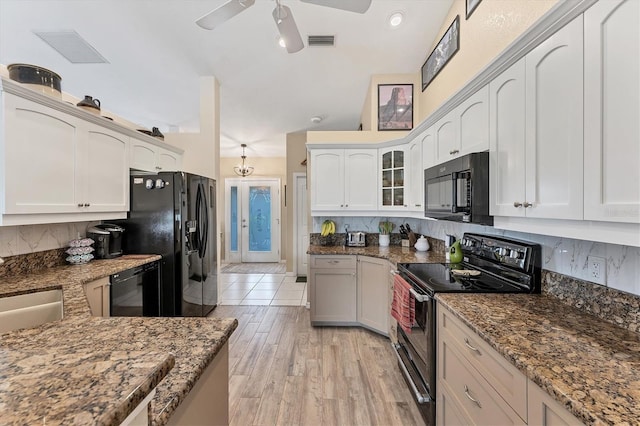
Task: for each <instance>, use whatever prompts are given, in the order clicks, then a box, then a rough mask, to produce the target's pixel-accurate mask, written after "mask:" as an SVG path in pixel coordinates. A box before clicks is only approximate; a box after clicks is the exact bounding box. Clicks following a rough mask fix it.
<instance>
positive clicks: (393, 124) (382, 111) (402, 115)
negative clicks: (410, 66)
mask: <svg viewBox="0 0 640 426" xmlns="http://www.w3.org/2000/svg"><path fill="white" fill-rule="evenodd" d="M411 129H413V84H378V130H411Z"/></svg>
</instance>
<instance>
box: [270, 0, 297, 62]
mask: <svg viewBox="0 0 640 426" xmlns="http://www.w3.org/2000/svg"><path fill="white" fill-rule="evenodd" d="M273 19H274V20H275V21H276V25H277V26H278V31H280V37H282V39H283V40H284V46H285V48H286V49H287V52H289V53H296V52H298V51H300V50H302V49H303V48H304V43H303V42H302V37H300V32H299V31H298V27H297V26H296V21H294V20H293V15H292V14H291V9H289V8H288V7H287V6H282V5H278V6H276V8H275V9H273Z"/></svg>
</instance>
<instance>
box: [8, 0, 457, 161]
mask: <svg viewBox="0 0 640 426" xmlns="http://www.w3.org/2000/svg"><path fill="white" fill-rule="evenodd" d="M225 1H226V0H82V1H81V0H60V1H57V0H0V63H2V64H5V65H8V64H11V63H16V62H22V63H31V64H37V65H40V66H43V67H45V68H49V69H51V70H53V71H56V72H57V73H58V74H60V75H61V76H62V90H63V91H65V92H68V93H70V94H72V95H74V96H76V97H80V98H81V97H83V96H84V95H92V96H94V97H96V98H99V99H100V100H101V102H102V107H103V108H104V109H105V110H109V111H112V112H113V113H115V114H117V115H120V116H122V117H123V118H125V119H128V120H130V121H133V122H135V123H139V124H141V125H142V126H145V127H147V128H151V127H159V128H160V130H161V131H163V132H167V131H169V128H170V126H178V127H179V128H180V130H181V131H194V130H197V129H198V126H199V124H198V113H199V105H198V104H199V82H198V77H199V76H210V75H213V76H216V78H217V79H218V80H219V82H220V85H221V88H220V131H221V149H220V152H221V156H223V157H234V156H239V155H240V153H241V148H240V144H241V143H246V144H247V145H248V148H247V156H248V157H251V156H254V157H256V156H260V157H276V156H284V155H285V135H286V134H287V133H290V132H297V131H304V130H355V129H357V127H358V125H359V123H360V113H361V112H362V108H363V104H364V99H365V96H366V92H367V89H368V85H369V81H370V77H371V75H373V74H393V73H416V72H418V71H419V69H420V67H421V65H422V63H423V62H424V60H425V58H426V56H427V54H428V50H429V49H430V46H431V45H432V44H433V42H434V41H435V38H436V37H437V36H438V34H437V32H438V30H439V29H440V26H441V24H442V22H443V20H444V17H445V15H446V13H447V12H448V10H449V8H450V6H451V3H452V0H373V3H372V5H371V8H370V9H369V10H368V11H367V12H366V13H365V14H363V15H360V14H356V13H352V12H346V11H341V10H337V9H330V8H327V7H322V6H316V5H313V4H307V3H302V2H300V1H298V0H282V3H283V4H285V5H287V6H289V7H290V8H291V11H292V13H293V16H294V18H295V21H296V23H297V25H298V27H299V29H300V34H301V35H302V38H303V40H304V41H305V45H306V39H307V35H335V37H336V45H335V47H311V48H309V47H305V49H303V50H302V51H300V52H298V53H294V54H288V53H286V51H285V50H284V49H283V48H281V47H279V46H278V44H277V42H276V39H277V36H278V31H277V28H276V25H275V23H274V21H273V18H272V16H271V12H272V10H273V8H274V7H275V2H274V1H273V0H256V4H255V5H254V6H253V7H250V8H249V9H247V10H246V11H244V12H242V13H241V14H239V15H237V16H235V17H234V18H233V19H232V20H230V21H228V22H226V23H224V24H223V25H221V26H220V27H218V28H216V29H214V30H213V31H207V30H204V29H202V28H200V27H198V26H197V25H196V24H195V23H194V22H195V20H196V19H198V18H199V17H201V16H202V15H204V14H205V13H207V12H209V11H210V10H212V9H214V8H216V7H218V6H220V5H221V4H223V3H225ZM394 11H402V12H404V14H405V20H404V22H403V24H402V25H401V26H400V27H399V28H396V29H392V28H390V27H389V26H388V24H387V19H388V17H389V16H390V15H391V13H392V12H394ZM56 30H75V31H76V32H77V33H78V34H79V35H80V36H82V37H83V38H84V39H85V40H87V41H88V42H89V43H90V44H91V45H92V46H93V47H95V48H96V49H97V51H98V52H100V54H102V56H104V57H105V58H106V59H107V60H108V61H109V63H108V64H72V63H70V62H69V61H67V60H66V59H65V58H63V57H62V56H61V55H60V54H58V53H57V52H56V51H54V50H53V49H52V48H51V47H49V46H48V45H46V44H45V43H44V42H43V41H42V40H41V39H39V38H38V37H37V36H36V35H34V34H33V31H56ZM419 90H420V89H419V88H416V92H418V91H419ZM312 116H321V117H323V119H324V120H323V121H322V122H321V123H320V124H313V123H312V122H311V121H310V119H311V117H312Z"/></svg>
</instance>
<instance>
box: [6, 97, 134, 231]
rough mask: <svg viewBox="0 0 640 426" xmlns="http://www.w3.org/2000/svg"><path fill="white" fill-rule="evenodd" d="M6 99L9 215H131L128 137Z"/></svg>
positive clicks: (26, 102) (22, 101)
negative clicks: (118, 213) (127, 212)
mask: <svg viewBox="0 0 640 426" xmlns="http://www.w3.org/2000/svg"><path fill="white" fill-rule="evenodd" d="M3 96H4V123H5V125H4V134H3V136H2V137H3V139H2V147H3V150H4V153H3V160H4V167H3V169H4V173H3V174H2V175H3V176H2V178H3V179H4V200H3V201H4V208H3V211H2V213H3V215H42V214H58V213H74V214H77V213H103V212H126V211H127V210H128V207H129V182H128V172H129V171H128V159H129V157H128V144H129V137H128V136H125V135H122V134H120V133H118V132H115V131H113V130H110V129H107V128H104V127H101V126H98V125H95V124H92V123H88V122H86V121H83V120H81V119H79V118H77V117H74V116H71V115H68V114H65V113H64V112H61V111H58V110H56V109H53V108H50V107H48V106H45V105H41V104H38V103H35V102H32V101H30V100H27V99H23V98H21V97H18V96H15V95H13V94H9V93H4V94H3ZM40 220H45V219H44V218H42V217H39V216H26V217H23V219H21V221H20V222H17V223H15V224H19V223H43V222H39V221H40ZM34 221H35V222H34Z"/></svg>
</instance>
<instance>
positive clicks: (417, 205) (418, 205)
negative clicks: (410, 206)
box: [414, 204, 422, 207]
mask: <svg viewBox="0 0 640 426" xmlns="http://www.w3.org/2000/svg"><path fill="white" fill-rule="evenodd" d="M420 206H422V204H416V205H415V206H414V207H420Z"/></svg>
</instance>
